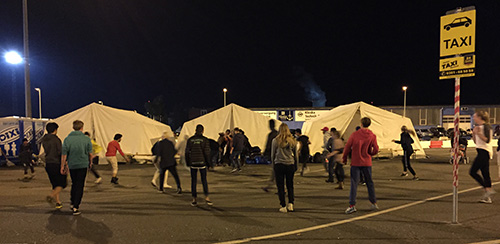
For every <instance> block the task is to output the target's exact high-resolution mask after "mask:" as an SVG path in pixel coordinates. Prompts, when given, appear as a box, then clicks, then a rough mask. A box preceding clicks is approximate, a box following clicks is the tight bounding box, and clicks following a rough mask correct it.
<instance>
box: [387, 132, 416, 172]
mask: <svg viewBox="0 0 500 244" xmlns="http://www.w3.org/2000/svg"><path fill="white" fill-rule="evenodd" d="M415 135H416V134H415V131H412V130H409V129H408V128H407V127H406V126H405V125H403V126H402V127H401V139H399V141H396V140H392V142H395V143H397V144H401V147H402V148H403V158H402V162H403V173H401V176H402V177H406V176H408V172H407V170H409V171H410V173H411V174H412V175H413V180H419V178H418V177H417V173H415V170H414V169H413V167H411V164H410V158H411V155H412V154H413V147H412V146H411V144H413V142H414V141H413V139H412V138H411V136H415Z"/></svg>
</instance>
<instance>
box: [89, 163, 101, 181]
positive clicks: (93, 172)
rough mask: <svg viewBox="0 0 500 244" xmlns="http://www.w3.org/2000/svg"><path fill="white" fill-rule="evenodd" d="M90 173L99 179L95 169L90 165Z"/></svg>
mask: <svg viewBox="0 0 500 244" xmlns="http://www.w3.org/2000/svg"><path fill="white" fill-rule="evenodd" d="M90 172H92V174H93V175H94V176H95V178H101V176H100V175H99V173H98V172H97V170H96V169H95V165H92V168H90Z"/></svg>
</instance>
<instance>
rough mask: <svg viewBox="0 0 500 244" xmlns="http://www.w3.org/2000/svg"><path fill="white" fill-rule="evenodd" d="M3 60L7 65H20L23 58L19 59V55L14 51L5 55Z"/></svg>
mask: <svg viewBox="0 0 500 244" xmlns="http://www.w3.org/2000/svg"><path fill="white" fill-rule="evenodd" d="M4 58H5V61H7V63H9V64H20V63H22V62H23V58H22V57H21V55H19V53H17V52H15V51H10V52H7V53H5V55H4Z"/></svg>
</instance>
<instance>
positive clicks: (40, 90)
mask: <svg viewBox="0 0 500 244" xmlns="http://www.w3.org/2000/svg"><path fill="white" fill-rule="evenodd" d="M37 91H38V111H39V113H38V114H39V115H40V119H42V89H40V88H37Z"/></svg>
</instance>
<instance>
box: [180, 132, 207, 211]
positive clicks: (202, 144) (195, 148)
mask: <svg viewBox="0 0 500 244" xmlns="http://www.w3.org/2000/svg"><path fill="white" fill-rule="evenodd" d="M203 130H204V128H203V125H201V124H199V125H197V126H196V132H195V135H194V136H192V137H190V138H189V139H188V140H187V145H186V152H185V155H186V164H187V166H188V167H190V168H191V195H192V196H193V201H192V202H191V206H193V207H195V206H197V205H198V202H197V200H196V198H197V192H196V184H197V182H196V181H197V178H198V171H200V175H201V183H202V184H203V193H204V194H205V201H206V203H207V205H209V206H212V205H213V203H212V201H210V198H209V197H208V183H207V165H208V161H209V160H210V142H209V141H208V138H206V137H204V136H203Z"/></svg>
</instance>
